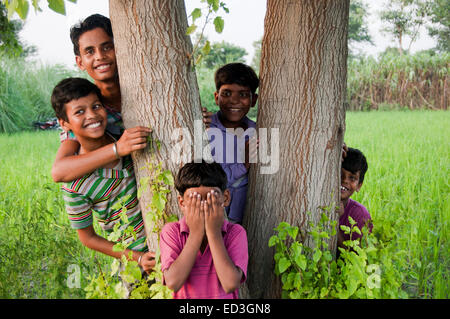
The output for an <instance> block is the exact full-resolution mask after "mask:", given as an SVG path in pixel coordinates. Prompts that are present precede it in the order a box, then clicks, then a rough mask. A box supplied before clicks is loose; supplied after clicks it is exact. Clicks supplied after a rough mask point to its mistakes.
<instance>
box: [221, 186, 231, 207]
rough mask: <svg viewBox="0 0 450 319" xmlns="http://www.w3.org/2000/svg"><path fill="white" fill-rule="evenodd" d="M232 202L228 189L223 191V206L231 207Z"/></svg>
mask: <svg viewBox="0 0 450 319" xmlns="http://www.w3.org/2000/svg"><path fill="white" fill-rule="evenodd" d="M230 202H231V194H230V191H229V190H228V189H226V190H224V191H223V206H224V207H226V206H228V205H230Z"/></svg>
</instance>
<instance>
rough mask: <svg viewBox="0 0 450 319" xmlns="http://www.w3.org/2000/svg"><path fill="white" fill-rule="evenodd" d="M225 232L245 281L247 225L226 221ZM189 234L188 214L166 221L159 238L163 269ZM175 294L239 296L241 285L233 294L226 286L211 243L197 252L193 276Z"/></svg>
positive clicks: (229, 249) (190, 275)
mask: <svg viewBox="0 0 450 319" xmlns="http://www.w3.org/2000/svg"><path fill="white" fill-rule="evenodd" d="M222 235H223V241H224V244H225V248H226V249H227V252H228V255H229V256H230V258H231V260H232V261H233V263H234V264H235V265H236V266H237V267H239V268H240V269H241V270H242V272H243V274H244V275H243V276H242V280H241V282H244V281H245V278H246V277H247V264H248V248H247V234H246V232H245V229H244V228H243V227H242V226H241V225H238V224H232V223H230V222H228V221H225V222H224V224H223V225H222ZM188 236H189V228H188V226H187V225H186V222H185V219H184V217H183V218H182V219H181V220H180V221H178V222H173V223H168V224H166V225H164V227H163V229H162V231H161V237H160V241H159V246H160V250H161V268H162V271H163V272H164V270H166V269H168V268H169V267H170V265H172V263H173V262H174V261H175V260H176V259H177V257H178V255H180V253H181V251H182V250H183V247H184V245H185V243H186V240H187V238H188ZM173 297H174V299H238V298H239V289H236V290H235V291H234V292H232V293H229V294H227V293H226V292H225V291H224V290H223V288H222V285H221V284H220V281H219V278H218V277H217V274H216V269H215V268H214V263H213V260H212V255H211V250H210V249H209V245H207V246H206V248H205V251H204V252H203V254H202V253H201V252H200V250H199V251H198V252H197V259H196V261H195V263H194V266H193V267H192V270H191V273H190V274H189V277H188V278H187V279H186V282H185V283H184V285H183V287H181V289H180V290H178V291H177V292H175V293H174V295H173Z"/></svg>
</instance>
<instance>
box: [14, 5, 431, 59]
mask: <svg viewBox="0 0 450 319" xmlns="http://www.w3.org/2000/svg"><path fill="white" fill-rule="evenodd" d="M364 1H365V2H367V3H368V5H369V13H370V15H369V17H368V25H369V33H370V34H371V36H372V39H373V42H374V43H375V45H374V46H372V45H362V46H361V45H360V46H359V49H360V50H362V52H363V53H365V54H367V55H373V56H376V55H377V54H378V53H379V52H382V51H384V49H385V48H386V47H387V46H394V45H395V44H394V42H393V41H392V39H391V38H390V37H389V36H385V35H383V34H381V33H380V28H381V23H380V21H379V19H378V17H377V11H379V10H381V8H382V6H383V2H384V1H385V0H376V1H369V0H364ZM224 2H225V3H226V4H227V7H228V8H229V10H230V12H229V13H228V14H226V13H225V12H224V11H222V10H221V12H220V15H221V16H222V17H223V18H224V20H225V28H224V30H223V32H222V33H221V34H217V33H216V32H215V31H214V27H213V25H212V23H210V25H209V26H208V27H207V28H206V30H205V33H206V36H207V37H208V39H209V40H210V41H211V42H221V41H226V42H229V43H232V44H234V45H237V46H240V47H242V48H244V49H245V50H246V51H247V52H248V55H247V56H246V57H245V59H246V61H247V63H248V64H250V63H251V60H252V58H253V54H254V48H253V42H254V41H257V40H259V39H261V38H262V36H263V32H264V15H265V11H266V5H265V4H266V0H226V1H224ZM185 3H186V11H187V15H189V14H190V13H191V12H192V10H193V9H194V8H196V7H199V8H201V7H202V4H200V0H186V1H185ZM41 7H42V9H43V12H38V13H35V12H34V9H30V12H29V13H28V17H27V19H26V22H25V26H24V28H23V30H22V31H21V33H20V37H21V39H22V40H23V41H24V42H26V43H28V44H32V45H35V46H36V47H37V48H38V55H37V56H36V57H34V59H35V60H39V61H42V62H43V63H46V64H56V63H59V64H64V65H66V66H68V67H75V62H74V61H75V58H74V54H73V49H72V43H71V42H70V38H69V30H70V27H71V26H72V25H73V24H75V23H77V22H78V21H80V20H82V19H84V18H86V17H87V16H89V15H91V14H93V13H100V14H103V15H105V16H108V17H109V4H108V0H78V1H77V3H76V4H72V3H71V2H67V1H66V15H65V16H63V15H61V14H58V13H56V12H53V11H51V10H50V9H48V8H47V7H46V1H41ZM15 17H16V18H17V16H15ZM189 22H190V20H189ZM434 44H435V42H434V41H433V40H432V39H430V38H429V37H428V36H427V35H426V32H425V30H424V31H423V32H422V33H421V37H420V38H419V40H418V41H416V43H415V44H414V45H413V46H412V47H411V50H412V51H413V52H415V51H417V50H422V49H429V48H431V47H433V46H434Z"/></svg>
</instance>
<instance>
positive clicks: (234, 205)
mask: <svg viewBox="0 0 450 319" xmlns="http://www.w3.org/2000/svg"><path fill="white" fill-rule="evenodd" d="M219 115H220V111H219V112H217V113H215V114H214V115H213V116H212V117H211V124H210V127H209V129H208V130H207V133H208V138H209V141H210V142H209V143H210V147H211V155H212V157H213V158H214V161H215V162H217V163H219V164H220V165H221V166H222V168H223V170H224V171H225V173H226V174H227V179H228V185H227V188H228V190H229V191H230V195H231V202H230V205H229V206H228V207H226V208H225V210H226V212H227V215H228V218H230V219H231V220H233V221H236V222H238V223H241V222H242V218H243V216H244V210H245V204H246V201H247V189H248V171H247V168H246V167H245V142H246V141H247V140H248V139H249V138H251V137H252V136H253V135H254V134H255V132H256V123H255V122H254V121H252V120H250V119H249V118H248V117H246V116H245V117H244V118H243V122H244V123H245V124H246V125H247V129H246V130H245V131H243V130H242V131H243V132H242V134H241V135H240V136H238V135H237V134H233V132H232V129H231V131H230V129H228V132H227V128H226V127H225V126H223V124H222V122H220V120H219ZM235 132H236V131H235Z"/></svg>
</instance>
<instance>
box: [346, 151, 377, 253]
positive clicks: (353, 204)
mask: <svg viewBox="0 0 450 319" xmlns="http://www.w3.org/2000/svg"><path fill="white" fill-rule="evenodd" d="M367 168H368V166H367V160H366V157H365V156H364V154H363V153H362V152H361V151H360V150H358V149H355V148H351V147H349V148H348V150H347V155H346V156H345V158H344V160H343V162H342V168H341V207H340V210H339V231H338V247H342V248H345V247H344V245H343V242H344V241H346V240H350V239H352V240H355V239H359V238H361V237H362V235H360V234H358V233H356V232H353V233H352V238H350V235H349V234H345V233H344V231H343V230H341V225H344V226H348V227H351V225H350V222H349V220H348V218H349V217H351V218H353V219H354V220H355V221H356V226H358V228H359V229H360V230H362V228H363V227H364V226H368V227H369V231H372V224H371V217H370V214H369V212H368V211H367V209H366V208H365V207H364V206H363V205H361V204H360V203H358V202H357V201H354V200H352V199H351V198H350V196H352V195H353V193H354V192H355V191H356V192H359V190H360V189H361V187H362V184H363V181H364V175H365V174H366V172H367Z"/></svg>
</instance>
